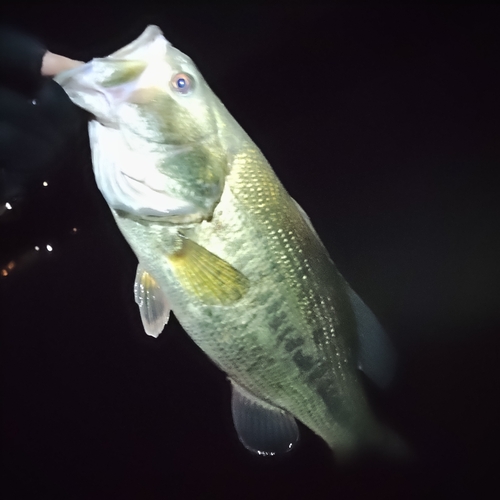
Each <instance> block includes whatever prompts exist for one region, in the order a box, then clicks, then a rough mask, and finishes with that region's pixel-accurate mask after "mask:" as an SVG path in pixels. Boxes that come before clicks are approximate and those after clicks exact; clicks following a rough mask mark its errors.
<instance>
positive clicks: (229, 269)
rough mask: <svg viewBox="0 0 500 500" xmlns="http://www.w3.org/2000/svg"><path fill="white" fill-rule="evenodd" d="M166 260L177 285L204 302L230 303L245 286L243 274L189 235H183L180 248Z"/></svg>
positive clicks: (243, 293) (238, 297)
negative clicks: (192, 239) (186, 237)
mask: <svg viewBox="0 0 500 500" xmlns="http://www.w3.org/2000/svg"><path fill="white" fill-rule="evenodd" d="M168 260H169V262H170V264H171V266H172V269H173V271H174V274H175V276H176V278H177V279H178V280H179V282H180V283H181V285H182V286H183V287H184V288H185V289H186V290H187V291H189V292H190V293H192V294H193V295H194V296H196V297H197V298H198V299H199V300H200V301H201V302H203V303H205V304H207V305H221V306H225V305H228V304H231V303H233V302H236V301H237V300H239V299H241V298H242V297H243V296H244V295H245V293H246V292H247V290H248V287H249V282H248V279H247V278H246V277H245V276H243V274H241V273H240V272H239V271H238V270H237V269H235V268H234V267H233V266H231V264H228V263H227V262H226V261H224V260H222V259H221V258H220V257H217V255H214V254H213V253H212V252H209V251H208V250H207V249H206V248H204V247H202V246H200V245H198V244H197V243H195V242H194V241H191V240H189V239H184V240H183V244H182V248H181V249H180V250H179V251H178V252H177V253H175V254H173V255H170V256H168Z"/></svg>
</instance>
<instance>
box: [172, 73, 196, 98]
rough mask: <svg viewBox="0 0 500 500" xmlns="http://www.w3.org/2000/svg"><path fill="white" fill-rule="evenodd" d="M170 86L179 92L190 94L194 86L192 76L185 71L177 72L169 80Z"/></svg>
mask: <svg viewBox="0 0 500 500" xmlns="http://www.w3.org/2000/svg"><path fill="white" fill-rule="evenodd" d="M170 86H171V87H172V88H173V89H174V90H175V91H176V92H178V93H179V94H182V95H186V94H190V93H191V92H192V91H193V87H194V81H193V77H192V76H191V75H188V74H187V73H177V74H176V75H174V76H173V77H172V79H171V80H170Z"/></svg>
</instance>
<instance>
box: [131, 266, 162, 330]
mask: <svg viewBox="0 0 500 500" xmlns="http://www.w3.org/2000/svg"><path fill="white" fill-rule="evenodd" d="M134 297H135V302H136V303H137V305H138V306H139V311H140V313H141V320H142V324H143V325H144V330H145V331H146V333H147V334H148V335H151V336H152V337H158V335H160V333H161V332H162V330H163V327H164V326H165V325H166V324H167V323H168V318H169V317H170V306H169V305H168V301H167V298H166V296H165V294H164V293H163V290H162V289H161V288H160V286H159V285H158V283H157V282H156V280H155V279H154V278H153V277H152V276H151V274H149V273H148V272H147V271H146V270H144V269H143V268H142V266H141V264H139V265H138V266H137V274H136V276H135V282H134Z"/></svg>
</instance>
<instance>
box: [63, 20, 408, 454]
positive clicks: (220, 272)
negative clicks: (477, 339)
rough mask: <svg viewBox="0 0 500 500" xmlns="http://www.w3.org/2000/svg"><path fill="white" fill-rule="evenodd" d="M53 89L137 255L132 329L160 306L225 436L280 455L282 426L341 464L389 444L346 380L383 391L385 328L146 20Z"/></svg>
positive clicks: (155, 319) (290, 436)
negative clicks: (216, 404) (228, 394)
mask: <svg viewBox="0 0 500 500" xmlns="http://www.w3.org/2000/svg"><path fill="white" fill-rule="evenodd" d="M56 81H58V82H59V83H60V84H61V85H62V87H63V88H64V89H65V90H66V92H67V93H68V95H69V96H70V97H71V99H72V100H73V101H74V102H75V103H76V104H77V105H79V106H81V107H82V108H84V109H86V110H87V111H89V112H90V113H92V115H93V119H92V120H91V121H90V123H89V135H90V142H91V148H92V162H93V168H94V173H95V177H96V181H97V184H98V187H99V189H100V190H101V192H102V194H103V196H104V198H105V199H106V201H107V203H108V205H109V207H110V209H111V211H112V213H113V215H114V218H115V220H116V223H117V225H118V227H119V228H120V230H121V232H122V233H123V235H124V236H125V238H126V240H127V241H128V242H129V244H130V246H131V247H132V249H133V251H134V252H135V254H136V256H137V259H138V261H139V265H138V270H137V276H136V282H135V285H134V291H135V298H136V302H137V303H138V305H139V310H140V314H141V318H142V321H143V324H144V327H145V330H146V333H148V334H149V335H153V336H157V335H159V334H160V332H161V331H162V330H163V327H164V325H165V324H166V323H167V321H168V317H169V314H170V311H173V312H174V313H175V315H176V317H177V318H178V320H179V322H180V323H181V325H182V326H183V328H184V329H185V331H186V332H187V333H188V334H189V335H190V336H191V338H192V339H193V340H194V342H195V343H196V344H197V345H198V346H199V347H200V348H201V349H202V350H203V351H204V352H205V353H206V354H207V355H208V356H209V357H210V359H212V360H213V361H214V362H215V364H216V365H217V366H218V367H219V368H220V369H221V370H223V371H224V372H225V373H226V374H227V376H228V378H229V380H230V382H231V386H232V415H233V420H234V424H235V428H236V431H237V433H238V436H239V439H240V441H241V442H242V443H243V444H244V445H245V446H246V447H247V448H248V449H250V450H252V451H254V452H256V453H259V454H263V455H272V454H277V453H283V452H286V451H288V450H290V449H291V448H292V447H293V445H294V444H295V443H296V442H297V439H298V432H299V431H298V427H297V423H296V419H298V420H300V421H301V422H302V423H303V424H305V425H306V426H307V427H309V428H310V429H312V430H313V431H314V432H315V433H316V434H318V435H319V436H321V437H322V438H323V439H324V440H325V441H326V442H327V443H328V445H329V446H330V447H331V448H332V449H333V450H334V452H335V454H336V455H337V456H339V457H341V458H342V457H347V456H350V455H352V454H353V453H355V452H357V451H359V450H363V449H370V448H380V449H384V448H385V449H386V450H392V451H394V450H396V449H398V448H400V447H401V444H400V442H399V440H398V438H397V437H395V436H394V435H393V434H392V432H391V431H389V430H388V429H386V428H385V427H384V426H382V425H381V424H379V423H378V422H377V420H376V419H375V418H374V416H373V414H372V411H371V410H370V408H369V405H368V403H367V399H366V395H365V392H364V389H363V385H362V381H361V376H360V372H359V369H362V370H364V371H365V373H366V374H367V375H368V376H369V377H370V378H371V379H373V380H374V381H375V382H376V383H378V384H379V385H381V386H383V385H386V384H387V382H388V380H389V379H390V376H391V372H392V369H393V364H394V353H393V351H392V347H391V346H390V343H389V341H388V339H387V337H386V335H385V333H384V332H383V330H382V328H381V326H380V324H379V323H378V321H377V319H376V318H375V316H374V315H373V313H372V312H371V311H370V309H369V308H368V307H367V306H366V305H365V304H364V303H363V301H362V300H361V299H360V298H359V297H358V296H357V295H356V294H355V293H354V292H353V291H352V290H351V288H350V287H349V285H348V284H347V282H346V281H345V279H344V278H343V277H342V276H341V274H340V273H339V271H338V270H337V268H336V266H335V264H334V263H333V262H332V260H331V259H330V256H329V254H328V251H327V250H326V249H325V247H324V246H323V244H322V243H321V241H320V239H319V237H318V235H317V234H316V232H315V230H314V229H313V227H312V225H311V222H310V220H309V218H308V217H307V215H306V214H305V213H304V212H303V210H302V209H301V208H300V206H299V205H298V204H297V203H296V202H295V201H294V200H293V199H292V198H291V197H290V196H289V194H288V193H287V191H286V190H285V188H284V187H283V186H282V184H281V183H280V181H279V180H278V178H277V177H276V175H275V174H274V172H273V170H272V169H271V167H270V165H269V164H268V162H267V161H266V159H265V158H264V156H263V154H262V153H261V152H260V150H259V149H258V148H257V146H256V145H255V144H254V143H253V142H252V140H251V139H250V138H249V137H248V135H247V134H246V133H245V132H244V131H243V130H242V128H241V127H240V126H239V125H238V123H237V122H236V121H235V120H234V118H233V117H232V116H231V115H230V114H229V112H228V111H227V110H226V108H225V107H224V106H223V104H222V103H221V102H220V101H219V100H218V99H217V97H216V96H215V95H214V94H213V92H212V91H211V90H210V88H209V87H208V85H207V83H206V82H205V80H204V79H203V77H202V75H201V74H200V72H199V71H198V70H197V68H196V66H195V65H194V64H193V62H192V61H191V59H190V58H189V57H187V56H186V55H184V54H183V53H182V52H180V51H179V50H177V49H176V48H174V47H173V46H172V45H171V44H170V43H169V42H167V40H166V39H165V38H164V37H163V35H162V33H161V31H160V30H159V28H157V27H155V26H149V27H148V28H147V29H146V31H145V32H144V33H143V34H142V35H141V36H140V37H139V38H138V39H137V40H136V41H134V42H133V43H131V44H129V45H127V46H126V47H124V48H122V49H120V50H118V51H117V52H115V53H114V54H112V55H110V56H108V57H105V58H100V59H93V60H92V61H90V62H89V63H87V64H85V65H83V66H81V67H79V68H76V69H73V70H70V71H67V72H65V73H63V74H61V75H59V76H58V77H57V79H56Z"/></svg>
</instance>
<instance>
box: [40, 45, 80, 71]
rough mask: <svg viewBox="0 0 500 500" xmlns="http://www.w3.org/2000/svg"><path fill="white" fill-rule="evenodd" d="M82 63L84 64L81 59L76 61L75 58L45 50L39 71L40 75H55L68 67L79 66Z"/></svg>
mask: <svg viewBox="0 0 500 500" xmlns="http://www.w3.org/2000/svg"><path fill="white" fill-rule="evenodd" d="M82 64H84V63H83V61H76V60H75V59H70V58H69V57H65V56H60V55H58V54H54V53H52V52H50V51H47V52H45V55H44V56H43V59H42V69H41V73H42V76H55V75H58V74H59V73H62V72H63V71H66V70H68V69H72V68H76V67H77V66H81V65H82Z"/></svg>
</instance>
